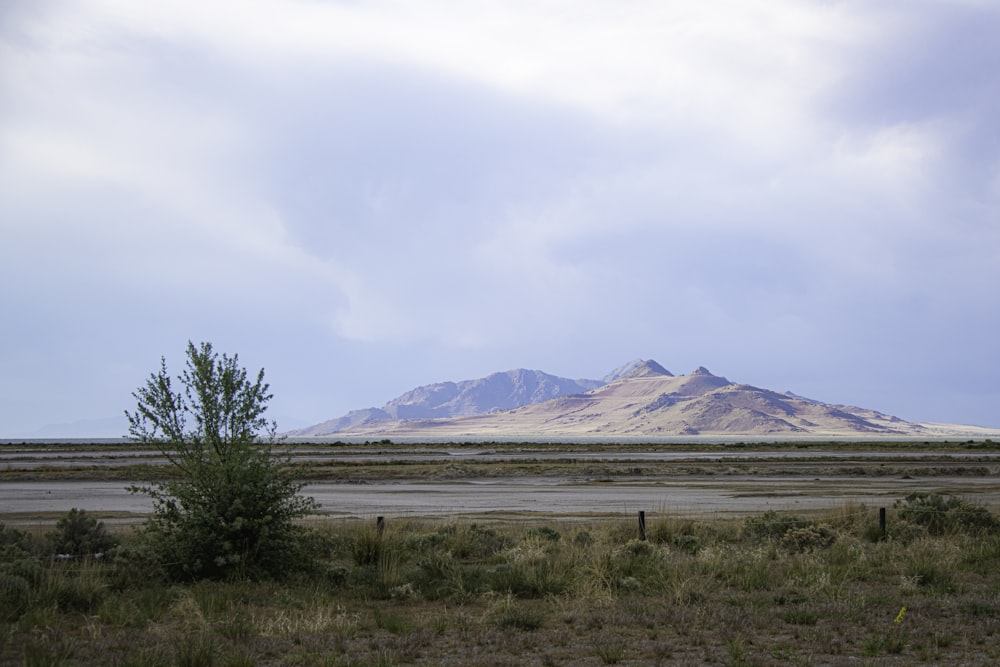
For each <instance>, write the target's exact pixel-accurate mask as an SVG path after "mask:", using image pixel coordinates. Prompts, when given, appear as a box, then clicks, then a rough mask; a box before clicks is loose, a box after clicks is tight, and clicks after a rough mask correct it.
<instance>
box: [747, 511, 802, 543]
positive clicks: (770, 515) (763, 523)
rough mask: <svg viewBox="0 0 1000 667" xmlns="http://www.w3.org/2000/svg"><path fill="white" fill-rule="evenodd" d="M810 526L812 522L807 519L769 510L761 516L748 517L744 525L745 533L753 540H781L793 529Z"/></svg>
mask: <svg viewBox="0 0 1000 667" xmlns="http://www.w3.org/2000/svg"><path fill="white" fill-rule="evenodd" d="M810 525H812V522H811V521H809V520H807V519H802V518H800V517H797V516H793V515H786V514H778V513H777V512H775V511H774V510H768V511H767V512H764V513H763V514H762V515H760V516H751V517H747V519H746V521H744V523H743V533H744V535H746V536H748V537H751V538H757V539H768V540H779V539H781V538H782V537H784V535H785V533H787V532H788V531H789V530H792V529H793V528H807V527H808V526H810Z"/></svg>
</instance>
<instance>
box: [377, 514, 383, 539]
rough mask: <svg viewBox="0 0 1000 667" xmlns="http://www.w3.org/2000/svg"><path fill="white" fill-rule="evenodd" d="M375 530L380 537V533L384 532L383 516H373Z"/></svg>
mask: <svg viewBox="0 0 1000 667" xmlns="http://www.w3.org/2000/svg"><path fill="white" fill-rule="evenodd" d="M375 531H376V532H377V533H378V536H379V537H382V533H383V532H385V517H384V516H379V517H375Z"/></svg>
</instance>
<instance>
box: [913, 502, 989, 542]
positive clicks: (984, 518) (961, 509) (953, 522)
mask: <svg viewBox="0 0 1000 667" xmlns="http://www.w3.org/2000/svg"><path fill="white" fill-rule="evenodd" d="M896 505H897V507H900V511H899V518H900V519H902V520H904V521H908V522H910V523H913V524H916V525H919V526H923V527H924V528H925V529H926V530H927V532H928V533H930V534H931V535H947V534H951V533H966V534H969V535H983V534H989V533H995V532H997V531H998V530H1000V521H998V520H997V518H996V517H995V516H993V515H992V514H991V513H990V511H989V510H987V509H986V508H985V507H980V506H978V505H974V504H972V503H970V502H969V501H967V500H963V499H962V498H959V497H956V496H943V495H941V494H938V493H911V494H910V495H908V496H907V497H906V500H905V501H903V502H898V501H897V503H896Z"/></svg>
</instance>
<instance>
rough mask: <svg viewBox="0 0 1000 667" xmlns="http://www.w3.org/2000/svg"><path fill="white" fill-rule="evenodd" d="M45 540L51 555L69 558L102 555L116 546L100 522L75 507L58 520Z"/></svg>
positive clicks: (115, 540) (85, 511)
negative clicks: (63, 555) (67, 556)
mask: <svg viewBox="0 0 1000 667" xmlns="http://www.w3.org/2000/svg"><path fill="white" fill-rule="evenodd" d="M47 538H48V542H49V545H50V548H51V553H54V554H65V555H70V556H88V555H93V554H104V553H106V552H107V551H109V550H111V549H112V548H114V547H115V546H116V545H117V544H118V540H117V539H116V538H115V537H113V536H112V535H109V534H108V532H107V530H105V528H104V523H103V522H102V521H98V520H97V519H95V518H94V517H92V516H90V515H89V514H87V510H81V509H77V508H75V507H74V508H73V509H71V510H70V511H69V512H67V513H66V515H65V516H63V517H62V518H61V519H59V522H58V523H56V529H55V531H53V532H51V533H49V534H48V535H47Z"/></svg>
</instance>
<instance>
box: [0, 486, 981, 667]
mask: <svg viewBox="0 0 1000 667" xmlns="http://www.w3.org/2000/svg"><path fill="white" fill-rule="evenodd" d="M902 509H905V508H901V509H900V510H893V511H891V512H890V523H889V526H890V530H889V535H888V539H886V540H875V539H873V537H878V536H877V535H873V532H872V530H871V527H872V524H873V522H875V521H877V518H876V517H877V514H876V512H875V510H873V509H872V508H866V507H863V506H859V505H853V506H845V507H843V508H840V509H837V510H835V511H832V512H829V513H826V514H824V515H819V516H816V515H813V516H809V517H802V516H790V515H785V514H775V513H767V514H763V515H758V516H755V517H751V518H749V519H747V520H741V521H696V520H692V519H683V518H676V517H671V516H667V515H664V514H659V513H651V514H650V515H649V516H648V519H647V535H648V539H647V540H645V541H643V540H639V539H638V538H637V535H636V526H635V523H634V522H633V521H632V520H631V518H629V519H628V520H626V519H624V518H623V519H620V520H614V521H594V522H590V523H586V522H579V521H574V522H569V521H565V522H561V521H558V520H552V521H548V522H546V523H534V524H531V523H524V522H522V523H500V522H494V523H490V524H483V523H471V522H459V521H416V520H409V521H390V522H389V524H388V526H387V528H386V530H385V532H384V533H383V534H382V535H381V536H380V535H378V534H377V533H376V532H374V531H373V530H372V528H371V527H370V526H367V525H359V524H358V523H357V522H342V523H332V522H331V523H329V524H326V525H324V526H323V527H322V530H323V532H324V533H325V535H326V538H327V545H328V546H327V550H326V551H325V552H324V554H323V564H322V568H321V569H320V570H317V571H316V572H315V573H313V574H312V575H311V576H308V577H302V578H299V579H297V580H293V581H288V582H282V583H273V582H271V583H256V584H255V583H248V582H229V583H208V582H203V583H197V584H190V585H184V586H178V585H169V584H166V583H157V582H155V581H148V580H145V579H143V578H142V577H141V576H137V575H136V573H134V572H130V571H129V570H128V568H126V567H124V565H123V564H121V563H116V562H114V561H109V562H93V561H80V562H70V563H57V562H44V563H41V564H40V565H39V567H38V568H37V571H35V574H34V575H31V576H34V577H35V579H34V580H32V581H31V584H30V592H29V593H28V598H27V599H26V601H25V604H24V606H23V608H22V609H21V610H20V611H19V612H18V613H10V614H8V616H7V618H6V620H4V621H3V622H0V664H3V665H64V664H81V665H82V664H113V665H246V666H249V665H261V666H263V665H409V664H427V665H484V666H486V665H523V664H534V665H537V664H542V665H605V664H622V665H657V664H659V665H701V664H717V665H733V666H737V665H758V666H771V665H840V664H861V665H864V664H871V665H876V664H877V665H913V664H926V665H937V664H964V665H992V664H997V662H998V661H1000V648H998V647H1000V641H998V635H1000V534H998V533H997V531H995V530H992V529H991V530H972V529H971V528H968V527H965V528H962V529H960V530H956V531H953V532H951V533H948V534H931V532H930V531H928V530H927V527H926V525H922V524H921V523H919V522H916V521H906V520H904V519H903V518H902V516H901V514H902ZM961 509H962V508H961V507H958V508H957V510H956V511H960V510H961ZM955 525H957V526H960V527H961V526H962V524H961V523H960V522H959V523H956V524H955ZM831 537H832V539H830V538H831ZM5 567H6V569H5V570H3V572H6V573H7V574H10V573H11V572H13V571H14V570H15V569H16V568H18V567H21V568H27V567H28V566H27V565H24V564H21V565H16V564H15V565H11V564H10V561H9V559H8V562H7V564H6V565H5ZM23 574H26V576H27V575H29V574H30V573H27V572H25V573H23ZM126 575H127V576H126ZM28 578H29V579H30V577H28ZM7 585H8V587H9V586H13V584H10V582H9V581H8V582H7ZM11 591H13V589H11V590H9V591H8V594H9V595H15V594H16V593H17V591H13V592H11ZM904 608H905V611H902V610H904Z"/></svg>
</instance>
